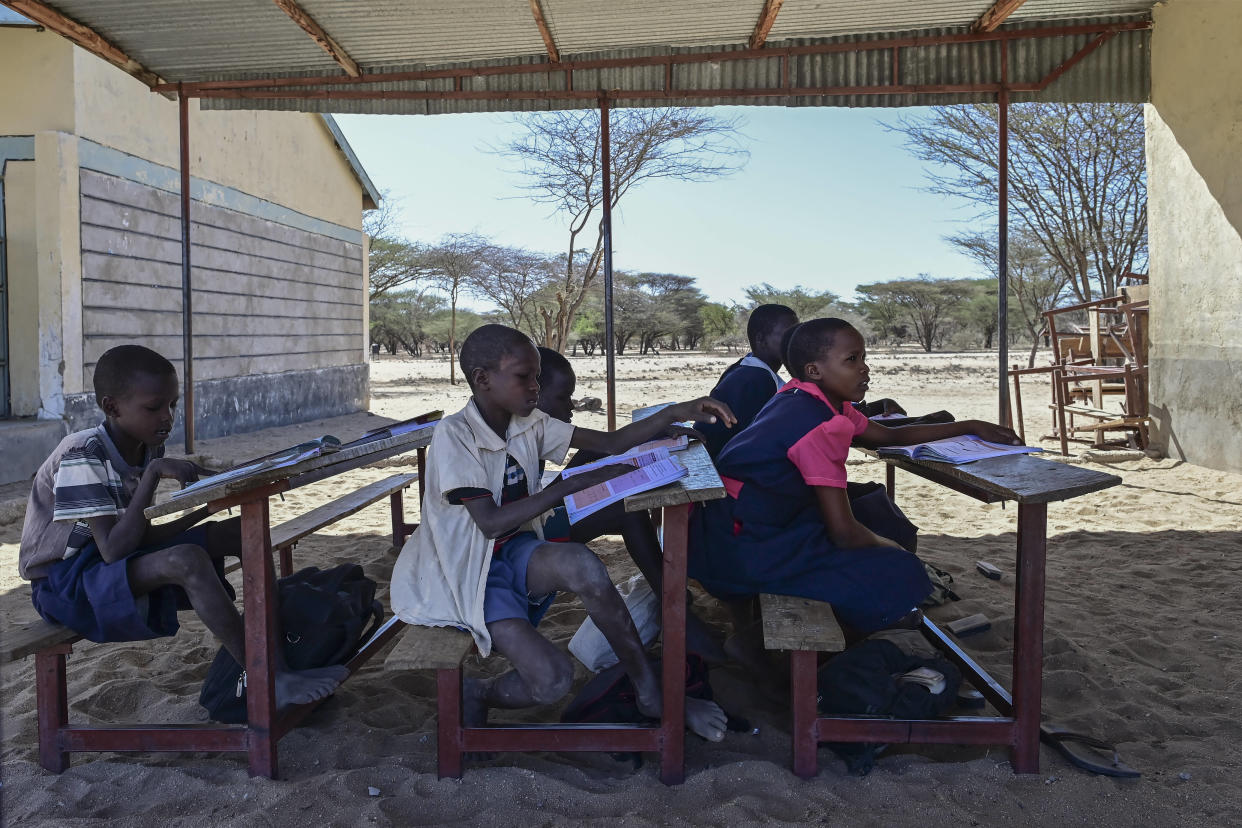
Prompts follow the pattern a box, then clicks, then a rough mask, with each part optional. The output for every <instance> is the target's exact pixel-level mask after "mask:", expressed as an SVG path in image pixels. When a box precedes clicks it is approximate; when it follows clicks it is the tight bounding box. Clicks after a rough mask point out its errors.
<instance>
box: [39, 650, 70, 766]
mask: <svg viewBox="0 0 1242 828" xmlns="http://www.w3.org/2000/svg"><path fill="white" fill-rule="evenodd" d="M71 652H73V646H72V645H71V644H57V645H55V646H53V647H47V648H45V649H43V650H40V651H39V652H38V653H36V654H35V696H36V699H37V704H38V708H39V764H40V765H42V766H43V767H44V768H45V769H46V770H49V771H51V772H52V773H63V772H64V771H65V770H67V769H68V767H69V753H68V751H64V750H61V749H60V731H61V729H62V728H64V727H67V726H68V725H69V691H68V688H67V687H66V685H65V656H66V655H68V654H69V653H71Z"/></svg>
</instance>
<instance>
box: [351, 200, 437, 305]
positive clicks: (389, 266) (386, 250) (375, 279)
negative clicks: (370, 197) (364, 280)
mask: <svg viewBox="0 0 1242 828" xmlns="http://www.w3.org/2000/svg"><path fill="white" fill-rule="evenodd" d="M399 217H400V207H399V206H398V203H397V200H396V199H395V198H394V197H392V196H390V195H389V194H388V191H385V192H384V195H383V198H382V199H381V201H380V207H379V208H378V209H376V210H368V211H367V212H365V213H364V214H363V216H362V229H363V230H364V231H365V232H366V234H367V236H369V237H370V251H369V253H368V256H367V264H368V271H367V275H368V281H369V287H370V290H369V298H370V299H371V300H375V299H378V298H379V297H381V296H385V295H387V294H389V293H395V292H397V291H401V290H405V289H408V288H411V287H415V286H416V285H417V283H418V282H420V281H424V280H425V279H426V278H427V276H428V272H427V266H426V261H425V256H424V254H425V250H424V248H423V247H421V246H420V245H418V244H415V243H413V242H410V241H407V240H406V239H404V238H403V237H402V236H401V235H400V233H399V232H398V231H397V221H398V219H399Z"/></svg>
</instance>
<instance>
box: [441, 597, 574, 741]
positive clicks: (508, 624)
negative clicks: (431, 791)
mask: <svg viewBox="0 0 1242 828" xmlns="http://www.w3.org/2000/svg"><path fill="white" fill-rule="evenodd" d="M487 631H488V633H489V634H491V636H492V646H494V647H495V648H496V651H497V652H499V653H500V654H501V655H503V656H504V657H505V658H507V659H509V663H510V664H512V665H513V669H512V670H510V671H509V672H507V673H505V674H504V675H501V676H498V677H496V678H494V679H482V680H480V679H467V680H466V682H465V698H466V709H465V710H464V711H463V712H464V717H465V720H466V724H467V725H470V726H472V727H480V726H482V725H484V724H486V723H487V711H488V708H491V707H500V708H506V709H514V708H519V707H533V706H534V705H537V704H552V703H553V702H556V701H558V700H560V699H561V698H563V697H564V696H565V694H566V693H568V692H569V688H570V686H571V685H572V684H573V681H574V669H573V665H571V664H570V663H569V657H568V656H566V655H565V654H564V653H562V652H561V651H560V650H558V649H557V648H556V646H555V645H554V644H553V643H552V642H551V641H549V640H548V639H546V638H544V637H543V636H542V635H540V634H539V631H538V630H536V629H535V628H534V627H533V626H531V623H530V622H529V621H527V620H526V619H525V618H506V619H504V620H502V621H493V622H491V623H490V624H488V625H487Z"/></svg>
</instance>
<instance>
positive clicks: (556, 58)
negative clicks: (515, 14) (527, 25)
mask: <svg viewBox="0 0 1242 828" xmlns="http://www.w3.org/2000/svg"><path fill="white" fill-rule="evenodd" d="M530 13H531V14H533V15H534V16H535V25H536V26H538V27H539V36H540V37H542V38H543V45H544V46H546V47H547V49H548V60H549V61H550V62H551V63H560V62H561V54H560V52H558V51H557V49H556V41H555V40H554V39H553V38H552V30H551V29H549V28H548V19H547V18H546V17H544V16H543V3H541V2H539V0H530Z"/></svg>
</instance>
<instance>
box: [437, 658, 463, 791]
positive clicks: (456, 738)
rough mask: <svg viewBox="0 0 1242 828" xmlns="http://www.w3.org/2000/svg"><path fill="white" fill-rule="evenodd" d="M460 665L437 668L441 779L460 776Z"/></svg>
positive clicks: (438, 764) (438, 743) (438, 747)
mask: <svg viewBox="0 0 1242 828" xmlns="http://www.w3.org/2000/svg"><path fill="white" fill-rule="evenodd" d="M461 714H462V680H461V667H455V668H453V669H449V670H437V671H436V729H437V740H436V769H437V776H439V778H440V779H445V778H449V777H451V778H453V779H461V773H462V753H463V751H462V747H463V745H462V741H463V740H462V718H461Z"/></svg>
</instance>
